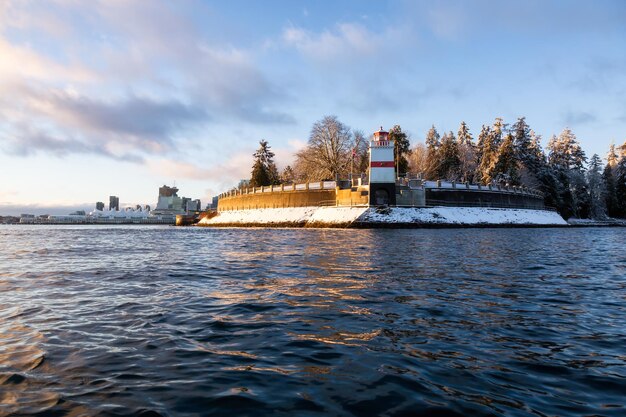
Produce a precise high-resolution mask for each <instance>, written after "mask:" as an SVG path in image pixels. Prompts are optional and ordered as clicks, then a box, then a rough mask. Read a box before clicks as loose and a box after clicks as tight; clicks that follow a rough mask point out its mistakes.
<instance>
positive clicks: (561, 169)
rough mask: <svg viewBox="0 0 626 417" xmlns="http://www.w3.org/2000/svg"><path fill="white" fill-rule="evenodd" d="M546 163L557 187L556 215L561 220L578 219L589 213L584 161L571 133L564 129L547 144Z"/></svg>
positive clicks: (584, 158) (581, 151)
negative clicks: (557, 212)
mask: <svg viewBox="0 0 626 417" xmlns="http://www.w3.org/2000/svg"><path fill="white" fill-rule="evenodd" d="M548 149H549V151H550V154H549V156H548V162H549V164H550V167H551V168H552V169H553V170H554V172H555V175H556V177H557V180H558V182H559V185H560V190H559V194H560V207H557V209H558V210H559V213H560V214H561V216H563V217H564V218H566V219H567V218H569V217H572V216H575V217H581V216H585V215H587V214H588V213H589V204H590V202H589V194H588V192H587V187H586V181H585V173H584V170H585V163H586V161H587V158H586V157H585V152H584V151H583V150H582V148H581V147H580V145H579V144H578V142H577V140H576V136H575V135H574V133H573V132H572V131H571V130H570V129H568V128H566V129H564V130H563V132H561V134H560V135H559V136H558V138H557V137H556V136H554V135H553V136H552V138H551V139H550V142H549V143H548Z"/></svg>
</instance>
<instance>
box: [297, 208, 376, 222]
mask: <svg viewBox="0 0 626 417" xmlns="http://www.w3.org/2000/svg"><path fill="white" fill-rule="evenodd" d="M367 210H368V208H367V207H320V208H318V209H317V210H315V212H314V213H313V215H312V216H311V218H310V219H309V222H311V223H333V224H338V223H352V222H353V221H355V220H356V219H358V218H359V217H360V216H362V215H363V213H365V212H366V211H367Z"/></svg>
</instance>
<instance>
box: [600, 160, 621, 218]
mask: <svg viewBox="0 0 626 417" xmlns="http://www.w3.org/2000/svg"><path fill="white" fill-rule="evenodd" d="M616 168H617V161H616V162H615V166H614V167H612V166H611V164H610V163H608V164H606V166H605V167H604V171H603V172H602V181H603V182H604V187H605V189H606V194H605V197H604V204H605V206H606V212H607V214H608V215H609V217H619V216H620V212H619V202H618V201H617V192H616V187H615V185H616V180H615V171H616Z"/></svg>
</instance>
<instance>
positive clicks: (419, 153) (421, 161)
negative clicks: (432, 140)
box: [408, 142, 428, 177]
mask: <svg viewBox="0 0 626 417" xmlns="http://www.w3.org/2000/svg"><path fill="white" fill-rule="evenodd" d="M408 159H409V171H410V172H415V173H418V174H422V176H423V177H425V175H426V171H427V169H428V149H427V148H426V145H425V144H423V143H422V142H419V143H417V144H416V145H415V146H414V147H413V149H411V153H409V158H408Z"/></svg>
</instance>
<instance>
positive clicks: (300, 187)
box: [218, 181, 337, 198]
mask: <svg viewBox="0 0 626 417" xmlns="http://www.w3.org/2000/svg"><path fill="white" fill-rule="evenodd" d="M336 186H337V182H336V181H318V182H306V183H301V184H280V185H266V186H263V187H249V188H238V189H233V190H230V191H227V192H225V193H222V194H220V195H219V196H218V198H228V197H235V196H239V195H247V194H257V193H275V192H284V191H307V190H333V189H335V187H336Z"/></svg>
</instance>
